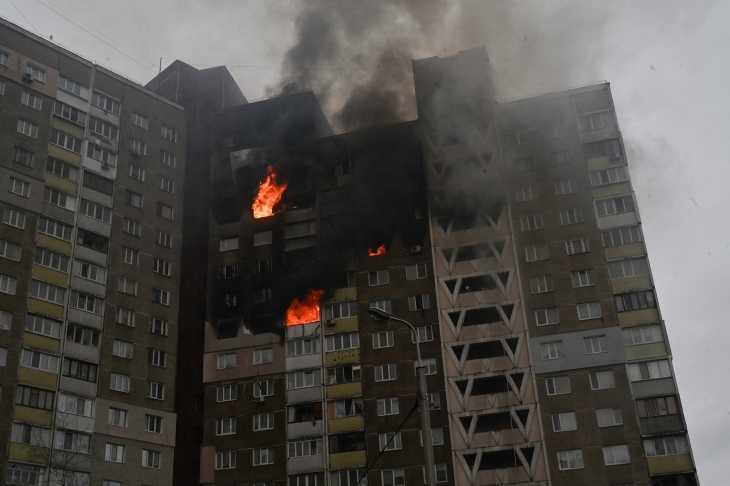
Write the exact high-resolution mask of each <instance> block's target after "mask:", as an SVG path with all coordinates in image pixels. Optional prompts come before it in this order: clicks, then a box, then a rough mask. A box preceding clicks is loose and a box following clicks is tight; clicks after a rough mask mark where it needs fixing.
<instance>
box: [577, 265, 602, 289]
mask: <svg viewBox="0 0 730 486" xmlns="http://www.w3.org/2000/svg"><path fill="white" fill-rule="evenodd" d="M571 277H572V278H573V287H575V288H577V287H587V286H589V285H595V284H596V277H595V275H594V273H593V269H592V268H591V269H588V270H576V271H574V272H571Z"/></svg>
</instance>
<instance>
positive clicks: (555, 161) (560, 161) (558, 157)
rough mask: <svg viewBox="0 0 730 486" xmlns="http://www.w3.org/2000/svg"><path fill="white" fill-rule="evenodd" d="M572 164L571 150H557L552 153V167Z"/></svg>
mask: <svg viewBox="0 0 730 486" xmlns="http://www.w3.org/2000/svg"><path fill="white" fill-rule="evenodd" d="M564 165H570V152H555V153H552V154H550V167H561V166H564Z"/></svg>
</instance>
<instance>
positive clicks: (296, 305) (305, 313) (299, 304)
mask: <svg viewBox="0 0 730 486" xmlns="http://www.w3.org/2000/svg"><path fill="white" fill-rule="evenodd" d="M323 295H324V290H310V291H309V294H308V295H307V296H306V297H305V298H304V299H303V300H300V299H298V298H295V299H294V300H293V301H292V303H291V304H290V305H289V308H288V309H287V310H286V325H287V326H296V325H298V324H308V323H310V322H317V321H319V320H320V316H319V301H320V299H321V298H322V296H323Z"/></svg>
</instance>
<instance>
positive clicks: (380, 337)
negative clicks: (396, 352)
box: [373, 331, 393, 349]
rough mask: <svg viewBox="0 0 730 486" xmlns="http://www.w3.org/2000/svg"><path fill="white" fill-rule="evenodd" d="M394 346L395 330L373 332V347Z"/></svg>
mask: <svg viewBox="0 0 730 486" xmlns="http://www.w3.org/2000/svg"><path fill="white" fill-rule="evenodd" d="M392 346H393V331H382V332H376V333H373V349H380V348H390V347H392Z"/></svg>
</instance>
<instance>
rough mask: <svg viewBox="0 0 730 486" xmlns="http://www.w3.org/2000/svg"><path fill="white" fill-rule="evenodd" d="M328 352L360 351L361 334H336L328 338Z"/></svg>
mask: <svg viewBox="0 0 730 486" xmlns="http://www.w3.org/2000/svg"><path fill="white" fill-rule="evenodd" d="M325 342H326V343H327V351H328V352H329V351H340V350H342V349H358V348H359V347H360V334H359V333H357V332H348V333H343V334H334V335H330V336H327V337H326V341H325Z"/></svg>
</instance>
